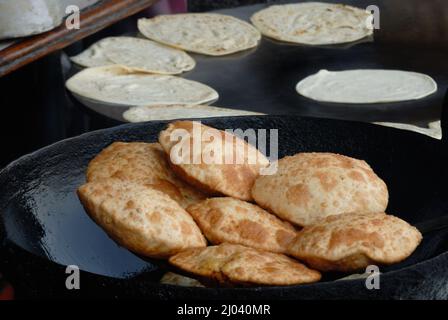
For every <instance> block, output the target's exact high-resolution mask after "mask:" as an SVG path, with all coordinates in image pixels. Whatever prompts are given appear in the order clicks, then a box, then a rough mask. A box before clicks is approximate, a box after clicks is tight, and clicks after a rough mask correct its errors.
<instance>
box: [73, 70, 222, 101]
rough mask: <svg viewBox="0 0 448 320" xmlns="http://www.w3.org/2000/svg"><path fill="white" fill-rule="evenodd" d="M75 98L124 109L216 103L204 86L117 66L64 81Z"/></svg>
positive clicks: (168, 76)
mask: <svg viewBox="0 0 448 320" xmlns="http://www.w3.org/2000/svg"><path fill="white" fill-rule="evenodd" d="M66 87H67V88H68V89H69V90H70V91H72V92H73V93H75V94H78V95H80V96H82V97H85V98H90V99H94V100H97V101H101V102H106V103H112V104H120V105H127V106H145V105H160V104H201V103H206V102H211V101H214V100H216V99H218V93H217V92H216V91H215V90H213V89H212V88H210V87H209V86H206V85H205V84H202V83H199V82H196V81H192V80H187V79H184V78H180V77H175V76H170V75H159V74H148V73H133V72H131V71H129V70H127V69H126V68H123V67H121V66H118V65H112V66H105V67H96V68H88V69H84V70H83V71H81V72H79V73H77V74H75V75H74V76H73V77H71V78H70V79H68V81H67V82H66Z"/></svg>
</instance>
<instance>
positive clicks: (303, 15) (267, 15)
mask: <svg viewBox="0 0 448 320" xmlns="http://www.w3.org/2000/svg"><path fill="white" fill-rule="evenodd" d="M251 21H252V23H253V24H254V25H255V26H256V27H257V28H258V29H259V30H260V31H261V33H262V34H263V35H265V36H268V37H270V38H273V39H277V40H281V41H286V42H292V43H299V44H307V45H327V44H338V43H347V42H353V41H356V40H359V39H362V38H364V37H366V36H368V35H371V34H372V33H373V28H369V27H368V25H369V23H370V25H371V14H370V13H367V12H366V11H365V10H363V9H359V8H355V7H352V6H347V5H343V4H332V3H322V2H306V3H295V4H284V5H273V6H270V7H268V8H266V9H263V10H260V11H258V12H256V13H255V14H254V15H253V16H252V17H251Z"/></svg>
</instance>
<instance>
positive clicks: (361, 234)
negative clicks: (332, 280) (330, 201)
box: [289, 213, 422, 272]
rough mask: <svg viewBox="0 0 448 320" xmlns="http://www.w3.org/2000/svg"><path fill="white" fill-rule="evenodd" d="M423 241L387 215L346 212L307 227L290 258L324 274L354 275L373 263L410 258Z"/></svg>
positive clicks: (290, 251)
mask: <svg viewBox="0 0 448 320" xmlns="http://www.w3.org/2000/svg"><path fill="white" fill-rule="evenodd" d="M421 239H422V235H421V234H420V232H419V231H418V230H417V229H416V228H415V227H413V226H411V225H409V224H408V223H407V222H406V221H403V220H401V219H399V218H397V217H394V216H391V215H386V214H385V213H345V214H341V215H337V216H331V217H327V218H325V219H322V220H320V221H317V222H316V223H315V224H313V225H311V226H308V227H305V228H303V229H302V230H301V231H300V232H299V235H298V236H297V238H296V240H295V242H294V243H293V245H292V246H291V247H290V250H289V253H290V255H292V256H294V257H296V258H298V259H300V260H302V261H304V262H305V263H307V264H308V265H309V266H310V267H312V268H315V269H317V270H321V271H344V272H351V271H356V270H361V269H365V268H366V267H367V266H368V265H370V264H378V263H380V264H393V263H398V262H400V261H402V260H404V259H406V258H407V257H408V256H409V255H411V254H412V252H414V250H415V248H416V247H417V246H418V245H419V243H420V241H421Z"/></svg>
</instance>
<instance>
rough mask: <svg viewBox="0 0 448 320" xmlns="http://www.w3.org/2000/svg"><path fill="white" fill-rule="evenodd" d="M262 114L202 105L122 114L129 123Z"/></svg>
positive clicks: (144, 108)
mask: <svg viewBox="0 0 448 320" xmlns="http://www.w3.org/2000/svg"><path fill="white" fill-rule="evenodd" d="M260 114H262V113H258V112H253V111H244V110H236V109H228V108H220V107H212V106H204V105H185V104H177V105H159V106H140V107H133V108H130V109H129V110H127V111H126V112H124V113H123V118H124V119H125V120H127V121H129V122H144V121H155V120H174V119H188V118H210V117H230V116H247V115H260Z"/></svg>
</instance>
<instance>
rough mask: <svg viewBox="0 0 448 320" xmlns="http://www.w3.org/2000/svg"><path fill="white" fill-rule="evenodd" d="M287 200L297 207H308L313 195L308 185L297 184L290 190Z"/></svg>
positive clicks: (287, 193)
mask: <svg viewBox="0 0 448 320" xmlns="http://www.w3.org/2000/svg"><path fill="white" fill-rule="evenodd" d="M286 198H287V199H288V201H290V202H291V203H293V204H295V205H297V206H300V207H306V206H307V204H308V202H309V201H310V200H311V193H310V191H309V190H308V187H307V186H306V185H304V184H297V185H295V186H292V187H290V188H289V189H288V191H287V192H286Z"/></svg>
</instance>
